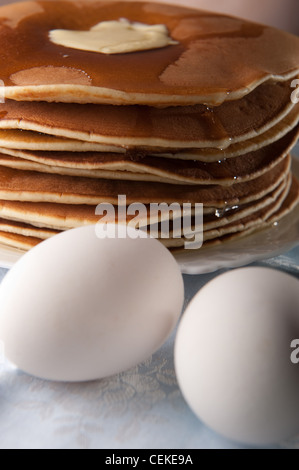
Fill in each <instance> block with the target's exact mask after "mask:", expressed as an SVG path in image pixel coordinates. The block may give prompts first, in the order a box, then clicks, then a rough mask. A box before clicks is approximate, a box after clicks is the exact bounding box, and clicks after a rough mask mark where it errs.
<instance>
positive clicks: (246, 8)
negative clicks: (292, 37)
mask: <svg viewBox="0 0 299 470" xmlns="http://www.w3.org/2000/svg"><path fill="white" fill-rule="evenodd" d="M49 1H51V0H49ZM53 1H54V0H53ZM81 1H82V0H81ZM83 1H86V2H88V1H89V0H83ZM106 1H107V0H106ZM15 2H16V0H0V5H5V4H7V3H15ZM160 3H172V4H178V5H184V6H193V7H197V8H203V9H206V10H213V11H219V12H221V13H228V14H231V15H235V16H240V17H243V18H249V19H250V20H254V21H257V22H260V23H264V24H269V25H272V26H276V27H278V28H280V29H284V30H285V31H289V32H291V33H295V34H298V35H299V0H160Z"/></svg>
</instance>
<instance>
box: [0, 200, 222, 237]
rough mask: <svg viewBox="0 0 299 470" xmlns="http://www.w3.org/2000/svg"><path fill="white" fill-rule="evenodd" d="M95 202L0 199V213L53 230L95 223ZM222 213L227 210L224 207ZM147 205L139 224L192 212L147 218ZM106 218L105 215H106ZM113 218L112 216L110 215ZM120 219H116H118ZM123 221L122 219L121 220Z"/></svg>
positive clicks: (212, 210)
mask: <svg viewBox="0 0 299 470" xmlns="http://www.w3.org/2000/svg"><path fill="white" fill-rule="evenodd" d="M95 209H96V206H94V205H93V206H91V205H86V204H83V205H72V204H55V203H50V202H20V201H3V200H2V201H0V217H2V218H4V219H7V220H11V221H16V222H26V223H29V224H32V225H34V226H36V227H41V228H46V227H48V228H51V229H54V230H68V229H72V228H76V227H81V226H82V225H93V224H96V223H97V222H98V221H99V219H100V216H99V215H97V214H96V211H95ZM215 212H216V209H215V208H204V209H203V213H204V215H210V214H215ZM115 213H116V221H117V208H115ZM226 213H229V208H227V211H226ZM149 214H150V207H149V206H147V216H146V217H145V218H144V219H142V218H139V221H140V227H146V226H147V225H148V224H149V223H157V222H159V221H161V220H168V219H169V218H170V219H171V218H181V217H182V214H184V215H185V216H187V215H189V214H191V215H194V208H193V209H192V208H191V209H186V208H183V206H182V207H181V208H180V210H178V211H174V213H170V216H169V215H168V214H165V213H163V212H162V213H161V212H160V213H158V214H157V218H155V217H153V216H152V217H151V220H150V219H149V217H148V215H149ZM133 217H134V216H131V217H128V218H127V219H126V223H127V222H129V221H130V220H132V218H133ZM106 220H107V219H106ZM111 222H114V219H111ZM118 222H119V223H120V221H118ZM122 223H123V222H122Z"/></svg>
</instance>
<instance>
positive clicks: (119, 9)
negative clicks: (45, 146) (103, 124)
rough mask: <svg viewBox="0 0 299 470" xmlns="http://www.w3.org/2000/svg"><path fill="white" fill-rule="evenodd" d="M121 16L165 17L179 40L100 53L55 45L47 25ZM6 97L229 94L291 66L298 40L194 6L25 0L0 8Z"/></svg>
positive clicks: (132, 100) (131, 100)
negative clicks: (135, 49) (136, 49)
mask: <svg viewBox="0 0 299 470" xmlns="http://www.w3.org/2000/svg"><path fill="white" fill-rule="evenodd" d="M120 18H126V19H128V20H129V21H132V22H141V23H144V24H148V25H152V24H164V25H165V26H166V27H167V28H168V30H169V35H170V36H171V38H172V39H174V40H176V41H178V44H176V45H171V46H168V47H164V48H160V49H155V50H149V51H139V52H132V53H126V54H113V55H106V54H102V53H96V52H88V51H81V50H77V49H74V48H69V47H64V46H58V45H56V44H54V43H52V42H51V41H50V39H49V31H51V30H53V29H69V30H80V31H82V30H84V31H87V30H89V29H90V28H91V27H93V26H94V25H96V24H97V23H99V22H101V21H109V20H119V19H120ZM0 41H1V52H0V60H1V79H2V80H3V81H4V84H5V87H6V97H7V98H10V99H15V100H22V101H24V100H28V101H33V100H43V101H63V102H77V103H110V104H145V105H151V106H172V105H192V104H199V103H201V104H207V105H218V104H221V103H222V102H224V101H226V100H237V99H240V98H241V97H243V96H245V95H246V94H248V93H249V92H250V91H252V90H253V89H254V88H256V87H257V86H259V85H260V84H261V83H263V82H265V81H268V80H275V81H285V80H288V79H291V78H292V77H295V76H296V75H297V74H298V72H299V38H297V37H296V36H293V35H290V34H288V33H285V32H282V31H279V30H277V29H274V28H271V27H268V26H264V25H259V24H255V23H251V22H248V21H245V20H242V19H238V18H233V17H229V16H224V15H218V14H215V13H211V12H205V11H202V10H191V9H187V8H183V7H177V6H170V5H159V4H155V3H151V2H148V3H140V2H138V3H136V2H98V1H93V0H91V1H87V0H84V1H82V0H81V1H69V0H67V1H51V2H49V1H38V2H34V1H30V2H24V3H17V4H13V5H9V6H4V7H1V8H0Z"/></svg>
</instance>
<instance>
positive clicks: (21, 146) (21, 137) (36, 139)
mask: <svg viewBox="0 0 299 470" xmlns="http://www.w3.org/2000/svg"><path fill="white" fill-rule="evenodd" d="M4 149H17V150H41V151H54V152H55V151H56V152H57V151H62V152H118V153H125V151H126V150H125V149H124V148H122V147H116V146H112V145H110V146H109V145H102V144H97V143H95V142H83V141H82V140H74V139H65V138H64V137H55V136H54V135H47V134H42V133H39V132H32V131H23V130H16V129H0V152H2V151H4V153H5V150H4Z"/></svg>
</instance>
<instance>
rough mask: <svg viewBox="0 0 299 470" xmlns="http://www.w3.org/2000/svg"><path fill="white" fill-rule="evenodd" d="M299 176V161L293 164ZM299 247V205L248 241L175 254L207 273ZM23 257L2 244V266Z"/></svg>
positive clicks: (187, 267)
mask: <svg viewBox="0 0 299 470" xmlns="http://www.w3.org/2000/svg"><path fill="white" fill-rule="evenodd" d="M293 172H294V173H295V175H296V176H298V177H299V160H298V159H296V160H294V162H293ZM297 245H299V205H298V206H297V208H296V209H295V210H294V211H292V212H291V213H290V214H289V215H288V216H287V217H285V218H284V219H283V220H282V221H281V222H280V223H279V224H278V225H277V227H271V228H269V229H266V230H263V231H261V232H258V233H254V234H252V235H250V236H248V237H246V238H241V239H239V240H236V241H231V242H226V243H224V244H222V245H218V246H213V247H211V248H204V249H202V250H198V251H197V252H194V251H191V250H190V251H188V252H186V253H179V254H177V255H175V258H176V260H177V262H178V263H179V266H180V268H181V271H182V273H184V274H207V273H212V272H215V271H218V269H223V268H237V267H241V266H246V265H247V264H250V263H253V262H255V261H260V260H263V259H267V258H274V257H275V256H278V255H280V254H282V253H285V252H287V251H289V250H291V249H292V248H294V247H295V246H297ZM22 255H23V253H22V252H20V251H19V250H15V249H14V248H9V247H7V246H5V245H1V244H0V267H3V268H7V269H9V268H11V267H12V266H13V265H14V264H15V263H16V262H17V261H18V260H19V259H20V258H21V256H22Z"/></svg>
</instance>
